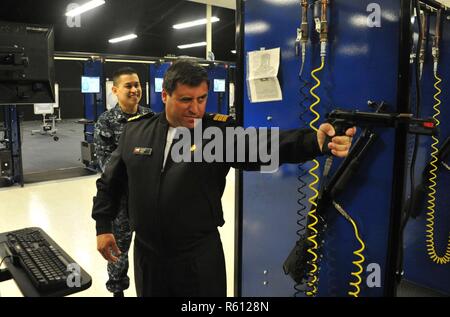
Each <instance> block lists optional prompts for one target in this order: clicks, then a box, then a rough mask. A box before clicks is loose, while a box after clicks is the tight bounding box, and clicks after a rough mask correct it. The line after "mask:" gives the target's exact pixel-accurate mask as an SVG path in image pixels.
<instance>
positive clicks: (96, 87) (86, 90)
mask: <svg viewBox="0 0 450 317" xmlns="http://www.w3.org/2000/svg"><path fill="white" fill-rule="evenodd" d="M81 92H82V93H83V94H90V93H95V94H98V93H99V92H100V77H91V76H81Z"/></svg>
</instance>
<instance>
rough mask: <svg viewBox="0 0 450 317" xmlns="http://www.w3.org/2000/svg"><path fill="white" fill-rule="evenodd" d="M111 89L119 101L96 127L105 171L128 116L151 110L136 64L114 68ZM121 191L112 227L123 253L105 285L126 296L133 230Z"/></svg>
mask: <svg viewBox="0 0 450 317" xmlns="http://www.w3.org/2000/svg"><path fill="white" fill-rule="evenodd" d="M112 92H113V94H114V95H116V96H117V104H116V105H115V107H114V108H112V109H110V110H108V111H105V112H103V113H102V114H101V115H100V117H99V118H98V120H97V122H96V123H95V129H94V145H95V155H96V157H97V161H98V165H99V168H100V169H101V171H102V172H104V171H105V166H106V164H107V163H108V161H109V159H110V157H111V153H112V152H113V151H114V150H115V149H116V148H117V146H118V144H119V139H120V135H121V134H122V131H123V128H124V126H125V123H126V122H127V121H128V119H129V118H132V117H135V116H136V115H140V114H145V113H148V112H150V109H149V108H147V107H142V106H140V105H139V101H140V100H141V97H142V88H141V83H140V81H139V77H138V74H137V72H136V70H134V69H133V68H131V67H123V68H120V69H118V70H116V71H115V72H114V74H113V87H112ZM121 195H122V199H121V203H120V207H119V212H118V214H117V217H116V218H115V219H114V221H113V223H112V224H113V226H112V230H113V233H114V237H115V239H116V242H117V244H118V246H119V248H120V250H121V255H120V256H119V257H118V261H116V262H109V263H108V265H107V270H108V277H109V278H108V281H107V282H106V288H107V290H108V291H110V292H111V293H113V294H114V296H115V297H123V296H124V293H123V291H124V290H126V289H127V288H128V287H129V285H130V278H129V277H128V274H127V272H128V266H129V264H128V250H129V248H130V244H131V237H132V234H131V229H130V224H129V223H128V210H127V205H128V201H127V195H126V191H124V192H123V193H121Z"/></svg>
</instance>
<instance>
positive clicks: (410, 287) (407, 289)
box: [397, 280, 449, 297]
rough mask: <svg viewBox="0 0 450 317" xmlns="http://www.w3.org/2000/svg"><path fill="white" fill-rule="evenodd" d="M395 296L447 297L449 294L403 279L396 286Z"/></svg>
mask: <svg viewBox="0 0 450 317" xmlns="http://www.w3.org/2000/svg"><path fill="white" fill-rule="evenodd" d="M397 297H449V295H446V294H443V293H440V292H437V291H435V290H432V289H429V288H425V287H422V286H419V285H416V284H414V283H411V282H409V281H406V280H403V281H401V283H400V285H399V286H398V288H397Z"/></svg>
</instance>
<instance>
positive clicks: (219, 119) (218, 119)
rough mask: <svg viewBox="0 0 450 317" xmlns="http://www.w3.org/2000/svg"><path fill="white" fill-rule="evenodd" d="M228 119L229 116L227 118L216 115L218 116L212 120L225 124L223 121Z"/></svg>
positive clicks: (222, 115)
mask: <svg viewBox="0 0 450 317" xmlns="http://www.w3.org/2000/svg"><path fill="white" fill-rule="evenodd" d="M228 117H229V116H227V115H224V114H220V113H218V114H216V115H215V116H214V118H213V120H214V121H220V122H225V121H227V119H228Z"/></svg>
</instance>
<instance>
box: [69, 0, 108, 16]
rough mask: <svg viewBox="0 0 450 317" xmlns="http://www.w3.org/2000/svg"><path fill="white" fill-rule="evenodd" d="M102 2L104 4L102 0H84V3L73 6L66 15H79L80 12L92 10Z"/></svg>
mask: <svg viewBox="0 0 450 317" xmlns="http://www.w3.org/2000/svg"><path fill="white" fill-rule="evenodd" d="M102 4H105V1H104V0H92V1H89V2H86V3H85V4H83V5H81V6H79V7H77V8H75V9H73V10H70V11H67V12H66V16H68V17H73V16H76V15H80V14H81V13H83V12H86V11H89V10H92V9H94V8H96V7H98V6H101V5H102Z"/></svg>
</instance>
